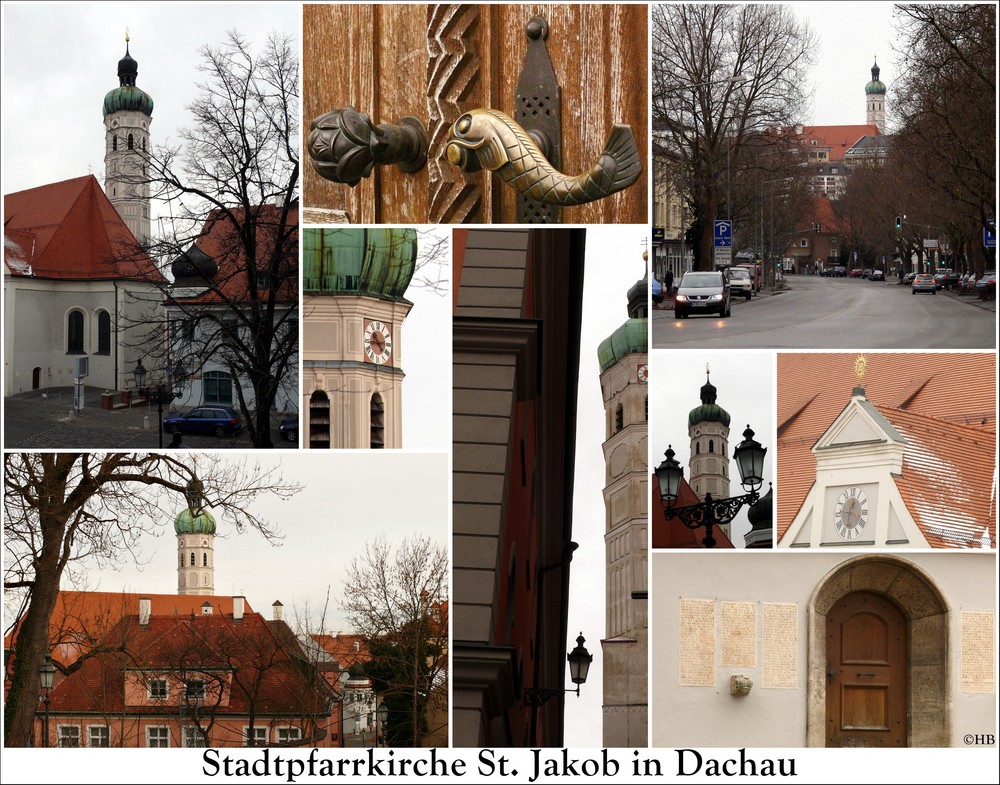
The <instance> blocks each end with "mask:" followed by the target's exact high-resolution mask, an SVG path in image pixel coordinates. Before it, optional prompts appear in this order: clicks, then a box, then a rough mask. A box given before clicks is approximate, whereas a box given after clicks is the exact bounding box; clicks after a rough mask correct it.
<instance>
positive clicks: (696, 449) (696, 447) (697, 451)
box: [694, 442, 701, 455]
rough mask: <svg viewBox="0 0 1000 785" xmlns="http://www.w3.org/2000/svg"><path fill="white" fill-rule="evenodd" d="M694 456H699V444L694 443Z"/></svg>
mask: <svg viewBox="0 0 1000 785" xmlns="http://www.w3.org/2000/svg"><path fill="white" fill-rule="evenodd" d="M694 454H695V455H701V442H695V445H694Z"/></svg>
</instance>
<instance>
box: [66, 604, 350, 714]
mask: <svg viewBox="0 0 1000 785" xmlns="http://www.w3.org/2000/svg"><path fill="white" fill-rule="evenodd" d="M202 599H205V598H202ZM115 635H116V638H117V639H118V640H120V641H121V648H122V649H123V651H120V652H101V653H98V654H96V655H94V656H92V657H90V658H87V659H85V660H83V661H82V666H81V667H80V668H79V669H77V670H74V671H72V672H71V673H69V674H68V675H67V676H66V678H65V679H63V680H62V681H61V682H60V683H59V684H57V685H56V687H55V689H53V691H52V698H51V711H52V712H53V713H60V712H98V713H102V714H108V713H112V712H114V713H121V712H126V711H132V712H134V713H141V714H143V715H150V714H176V713H177V711H178V706H177V703H176V701H172V702H171V701H167V702H164V704H162V705H158V706H157V705H149V704H148V703H146V704H143V705H141V706H134V707H133V706H126V704H125V693H126V673H127V672H128V671H135V670H141V671H145V672H148V673H150V674H164V675H166V676H167V677H168V678H170V677H173V678H175V679H181V678H184V677H185V675H188V676H190V675H193V674H199V673H215V672H216V671H218V672H219V674H220V679H225V680H227V683H228V685H229V694H228V704H227V705H225V707H224V708H223V707H221V706H220V711H224V712H225V713H227V714H249V713H251V711H252V712H253V713H254V714H256V715H257V716H261V715H274V714H295V715H303V714H320V715H326V714H328V706H329V698H330V696H331V695H332V693H331V692H330V690H329V687H328V685H327V684H326V682H325V681H323V680H322V679H317V680H315V681H312V680H311V679H310V678H309V668H308V667H305V663H303V662H301V661H299V660H298V658H297V656H296V654H297V653H296V652H294V651H289V650H288V648H287V647H286V646H284V645H282V643H281V641H280V640H279V638H278V637H277V636H275V635H274V634H273V632H272V630H271V629H269V627H268V625H267V623H266V622H265V621H264V619H263V617H261V615H260V614H258V613H248V614H246V615H244V617H243V620H242V621H239V622H237V621H234V620H233V619H232V617H229V616H222V615H218V614H214V613H213V614H209V615H199V616H194V617H191V616H186V617H181V616H176V617H175V616H152V617H151V618H150V620H149V624H147V625H145V626H140V625H139V619H138V616H129V617H126V618H123V619H121V620H120V621H119V624H118V625H117V626H116V629H115ZM230 674H232V675H231V678H230ZM206 689H209V688H208V686H207V685H206ZM171 704H172V705H171Z"/></svg>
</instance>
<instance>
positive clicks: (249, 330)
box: [123, 31, 299, 447]
mask: <svg viewBox="0 0 1000 785" xmlns="http://www.w3.org/2000/svg"><path fill="white" fill-rule="evenodd" d="M201 54H202V58H203V61H204V62H203V64H202V66H201V71H202V72H203V73H204V74H205V75H206V81H205V82H203V83H202V84H201V85H199V87H198V90H199V92H198V95H197V97H196V98H195V99H194V101H193V102H192V103H191V105H190V106H189V107H188V109H189V110H190V111H191V113H192V116H193V121H194V122H193V125H192V126H191V127H190V128H187V129H184V130H182V131H181V133H180V138H181V143H180V144H179V145H175V146H162V147H159V148H157V149H155V150H150V151H142V150H136V151H134V154H135V155H137V156H140V157H141V158H142V160H143V166H142V167H140V168H137V169H136V172H137V174H136V175H134V176H133V178H132V179H133V180H135V179H137V178H138V179H139V180H141V182H142V183H145V184H146V185H148V187H149V189H150V192H151V196H152V198H153V199H154V200H160V201H161V202H162V203H164V204H165V205H166V207H167V208H168V209H169V218H161V219H160V221H159V227H158V231H157V232H156V233H155V236H154V237H153V238H148V239H142V238H140V239H141V242H140V246H141V248H140V251H141V252H142V253H145V254H148V255H149V256H150V257H152V258H153V259H156V260H158V261H159V264H160V266H161V267H163V268H166V267H167V266H168V265H172V266H173V269H174V274H175V275H176V276H177V279H176V280H175V281H173V282H170V281H166V280H160V279H158V280H156V281H153V282H154V283H156V284H157V285H158V286H159V288H160V289H161V292H162V295H163V298H162V299H163V302H161V303H157V304H156V305H155V307H153V308H147V309H146V311H145V312H144V313H143V314H142V316H141V318H142V320H144V321H146V322H148V323H151V324H157V325H159V326H160V333H161V336H162V340H161V341H160V342H158V343H156V342H154V343H145V344H143V345H135V346H132V347H130V348H131V350H132V351H134V352H135V353H136V355H137V358H139V359H141V357H143V356H145V357H147V358H149V359H150V360H151V362H152V366H153V367H154V368H163V369H176V368H177V367H178V366H180V367H183V368H184V369H185V371H186V372H187V373H188V374H196V373H198V372H199V371H202V370H203V369H205V368H206V367H207V368H223V369H225V371H226V372H227V373H228V374H229V376H230V378H231V379H232V380H233V383H234V385H233V386H234V388H235V392H236V396H237V399H238V405H239V408H240V410H241V412H242V414H243V418H244V421H245V423H246V425H247V427H248V430H249V433H250V438H251V441H252V442H253V444H254V446H257V447H271V446H273V445H272V442H271V430H272V429H271V420H270V415H271V409H272V408H273V407H274V406H275V402H276V401H277V400H279V399H280V400H281V402H282V403H290V402H294V401H297V400H298V392H297V381H298V379H297V374H296V370H297V369H296V362H295V361H296V358H297V355H298V329H297V325H298V310H297V304H298V269H299V268H298V178H299V158H298V146H299V125H298V122H299V121H298V115H299V109H298V98H299V95H298V70H299V66H298V60H297V57H296V54H295V51H294V47H293V46H292V42H291V39H290V37H288V36H280V35H277V34H272V35H271V36H270V37H269V38H268V40H267V41H266V43H265V44H264V46H263V48H262V50H261V51H260V52H259V53H255V52H254V51H253V49H252V47H251V43H250V42H249V41H247V40H246V39H245V38H243V37H242V36H241V35H240V34H239V33H238V32H235V31H232V32H230V33H229V37H228V39H227V40H226V41H225V42H224V43H223V44H221V45H220V46H218V47H212V46H204V47H203V48H202V50H201ZM196 244H197V246H198V247H197V250H196V249H195V248H194V246H195V245H196ZM202 254H204V255H207V256H208V257H210V259H209V260H208V261H206V259H205V258H204V257H203V256H202ZM123 261H124V260H123ZM164 304H165V305H164ZM124 326H125V327H128V326H129V325H124ZM283 385H284V389H283Z"/></svg>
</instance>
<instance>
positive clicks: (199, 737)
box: [184, 728, 208, 747]
mask: <svg viewBox="0 0 1000 785" xmlns="http://www.w3.org/2000/svg"><path fill="white" fill-rule="evenodd" d="M184 746H185V747H207V746H208V742H207V740H206V739H205V734H204V733H202V732H201V728H185V729H184Z"/></svg>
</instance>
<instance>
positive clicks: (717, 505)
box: [656, 425, 767, 548]
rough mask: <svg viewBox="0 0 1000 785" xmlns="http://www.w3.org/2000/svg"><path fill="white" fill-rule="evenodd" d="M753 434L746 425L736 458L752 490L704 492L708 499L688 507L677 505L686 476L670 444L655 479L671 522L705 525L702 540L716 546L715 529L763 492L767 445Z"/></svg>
mask: <svg viewBox="0 0 1000 785" xmlns="http://www.w3.org/2000/svg"><path fill="white" fill-rule="evenodd" d="M753 436H754V433H753V431H752V430H751V429H750V426H749V425H748V426H747V429H746V430H745V431H743V441H742V442H740V443H739V444H738V445H737V446H736V449H735V451H734V452H733V457H734V458H735V459H736V465H737V467H738V468H739V470H740V479H741V483H742V485H743V487H744V489H746V490H748V491H749V493H746V494H744V495H743V496H732V497H729V498H725V499H714V498H712V494H710V493H706V494H705V501H703V502H699V503H698V504H691V505H688V506H687V507H674V506H672V505H673V503H674V502H675V501H676V500H677V494H678V492H679V490H680V484H681V478H682V477H683V476H684V469H683V467H682V466H681V465H680V463H678V462H677V461H676V460H675V459H674V451H673V449H672V448H671V447H670V446H668V447H667V451H666V453H665V454H664V459H663V463H661V464H660V465H659V466H657V467H656V480H657V482H658V483H659V485H660V498H661V499H663V501H665V502H666V503H667V506H666V507H664V509H663V515H664V517H665V518H666V519H667V520H668V521H669V520H672V519H674V518H680V520H681V523H683V524H684V525H685V526H686V527H687V528H689V529H698V528H701V527H704V528H705V536H704V538H703V539H702V543H703V544H704V545H705V547H706V548H714V547H715V544H716V542H715V537H713V536H712V528H713V527H714V526H718V525H720V524H726V523H729V522H730V521H731V520H732V519H733V518H735V517H736V514H737V513H738V512H739V511H740V509H742V507H743V506H744V505H749V504H753V503H755V502H756V501H757V500H758V499H759V498H760V494H759V493H758V492H757V489H758V488H760V486H761V485H762V484H763V482H764V478H763V474H764V456H765V455H766V454H767V448H766V447H762V446H761V445H760V442H758V441H757V440H756V439H754V438H753Z"/></svg>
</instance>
